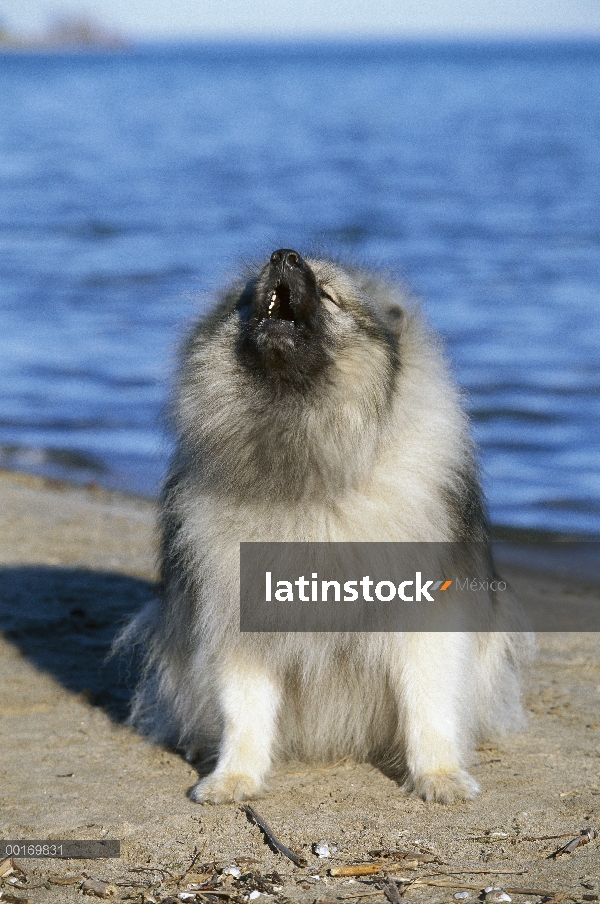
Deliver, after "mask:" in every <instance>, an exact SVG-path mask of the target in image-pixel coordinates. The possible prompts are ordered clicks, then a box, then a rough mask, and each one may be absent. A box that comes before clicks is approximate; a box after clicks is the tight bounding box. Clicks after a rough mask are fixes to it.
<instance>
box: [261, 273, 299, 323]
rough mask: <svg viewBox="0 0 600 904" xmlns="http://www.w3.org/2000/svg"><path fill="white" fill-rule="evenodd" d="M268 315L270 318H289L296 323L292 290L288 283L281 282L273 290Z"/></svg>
mask: <svg viewBox="0 0 600 904" xmlns="http://www.w3.org/2000/svg"><path fill="white" fill-rule="evenodd" d="M267 316H268V319H269V320H289V321H291V322H292V323H294V310H293V308H292V304H291V292H290V287H289V286H288V284H287V283H285V282H280V283H279V284H278V285H277V286H276V287H275V288H274V289H273V291H272V292H271V294H270V296H269V306H268V309H267Z"/></svg>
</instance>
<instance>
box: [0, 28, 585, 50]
mask: <svg viewBox="0 0 600 904" xmlns="http://www.w3.org/2000/svg"><path fill="white" fill-rule="evenodd" d="M323 48H328V49H331V50H333V51H334V52H336V51H337V52H340V53H342V54H345V53H350V54H351V53H352V52H353V51H354V50H356V51H361V52H364V51H365V50H368V49H372V50H373V51H380V52H385V51H390V52H398V51H400V52H403V53H407V54H411V53H415V52H416V53H419V54H421V53H426V52H428V51H429V52H433V53H435V54H440V53H441V54H444V53H448V54H450V55H454V54H456V53H464V52H471V53H475V54H484V55H494V54H501V55H504V54H506V53H510V54H517V55H518V54H520V53H527V54H529V53H531V52H535V51H540V52H543V53H546V52H547V51H548V50H554V51H562V52H564V53H569V52H572V51H574V50H575V51H580V52H581V51H583V52H589V51H590V50H591V51H594V52H596V53H598V52H600V34H599V35H523V36H511V35H473V36H469V37H440V36H388V35H381V36H367V37H358V36H320V37H319V36H317V37H302V38H299V39H293V38H290V37H285V36H277V37H261V36H252V37H248V36H239V35H238V36H236V35H220V36H218V35H210V36H197V37H170V38H166V37H161V38H150V37H137V38H133V37H131V36H121V35H116V36H113V37H111V36H110V35H109V36H106V37H104V36H99V37H97V38H90V39H88V40H83V41H77V40H61V39H60V38H52V37H46V36H39V37H25V36H21V35H16V34H9V33H7V32H4V33H2V32H1V31H0V55H2V54H4V53H7V54H15V53H17V54H32V55H35V54H59V55H62V54H70V53H74V54H80V53H84V54H85V53H92V54H93V53H107V54H110V53H145V52H149V51H156V52H162V53H168V52H175V53H176V52H178V51H184V52H185V51H190V50H194V49H198V50H206V51H211V50H214V51H218V52H226V51H244V50H249V51H253V50H257V49H265V50H272V51H277V50H278V49H280V50H281V51H283V52H285V53H290V52H291V53H298V54H304V53H307V52H309V53H310V52H311V51H312V50H315V51H319V50H322V49H323Z"/></svg>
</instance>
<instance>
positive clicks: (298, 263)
mask: <svg viewBox="0 0 600 904" xmlns="http://www.w3.org/2000/svg"><path fill="white" fill-rule="evenodd" d="M271 263H272V264H273V266H275V267H277V266H280V267H281V268H282V269H285V267H290V268H291V267H300V268H301V267H302V266H303V265H304V261H303V260H302V258H301V257H300V255H299V254H298V252H297V251H293V250H292V249H291V248H280V249H279V250H278V251H274V252H273V254H272V255H271Z"/></svg>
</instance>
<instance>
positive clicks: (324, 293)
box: [321, 289, 339, 307]
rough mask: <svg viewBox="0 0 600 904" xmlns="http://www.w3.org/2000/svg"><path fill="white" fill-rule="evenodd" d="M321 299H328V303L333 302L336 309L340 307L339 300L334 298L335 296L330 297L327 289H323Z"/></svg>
mask: <svg viewBox="0 0 600 904" xmlns="http://www.w3.org/2000/svg"><path fill="white" fill-rule="evenodd" d="M321 297H322V298H327V299H328V301H331V302H332V304H334V305H335V306H336V307H339V302H338V300H337V298H334V297H333V295H330V294H329V292H327V291H326V290H325V289H321Z"/></svg>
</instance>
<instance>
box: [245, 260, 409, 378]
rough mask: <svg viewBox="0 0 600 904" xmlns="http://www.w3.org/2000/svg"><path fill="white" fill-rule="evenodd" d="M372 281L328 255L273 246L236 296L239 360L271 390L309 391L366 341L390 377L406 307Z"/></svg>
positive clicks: (382, 372)
mask: <svg viewBox="0 0 600 904" xmlns="http://www.w3.org/2000/svg"><path fill="white" fill-rule="evenodd" d="M380 288H382V287H380ZM369 289H371V292H369ZM373 289H374V286H373V285H371V286H368V285H367V284H366V283H365V279H364V276H363V275H362V274H359V273H358V272H357V271H356V272H354V273H353V272H352V271H350V270H348V269H344V268H342V267H340V266H339V265H336V264H334V263H332V262H331V261H321V260H312V259H308V258H307V259H305V258H303V257H302V256H301V255H300V254H299V253H298V252H297V251H294V250H292V249H290V248H281V249H279V250H277V251H274V252H273V254H272V255H271V257H270V260H269V262H268V263H267V264H266V265H265V266H264V267H263V268H262V269H261V270H260V272H259V273H258V275H257V276H256V277H254V278H251V279H250V280H249V282H248V283H247V285H246V286H245V289H244V291H243V292H242V293H241V295H240V297H239V302H238V306H237V309H238V312H239V315H240V336H239V342H238V345H237V352H238V355H239V358H240V360H241V361H242V362H243V364H244V366H246V367H247V368H249V369H250V370H251V372H252V373H253V374H255V375H257V376H258V377H259V378H261V379H263V380H264V381H265V384H266V385H268V386H269V387H270V388H271V389H273V390H276V391H278V392H280V391H284V392H286V391H294V390H305V391H306V390H308V391H314V390H315V389H316V388H317V387H318V386H319V385H323V384H326V383H328V382H329V383H330V382H331V380H332V379H333V380H335V369H336V362H337V363H339V360H340V358H344V359H345V360H346V363H349V359H350V358H352V357H353V355H352V352H354V356H355V357H357V358H361V357H362V354H361V351H364V350H365V348H368V350H369V351H368V354H370V355H371V356H373V355H374V354H375V356H376V357H378V356H379V353H382V355H383V359H382V360H381V361H380V362H379V365H378V366H379V368H380V369H379V372H378V377H379V379H381V378H384V379H385V380H389V379H391V378H392V377H393V374H394V371H395V369H396V366H397V364H398V332H399V328H400V324H401V321H402V316H403V314H402V309H401V308H400V306H399V305H397V304H395V303H393V302H392V303H390V302H389V299H387V298H381V297H378V293H377V292H376V291H375V292H373V291H372V290H373ZM388 292H389V290H388ZM386 294H387V293H386ZM386 301H387V304H386ZM382 302H383V303H382ZM363 376H364V377H365V378H366V377H367V372H365V373H364V375H363Z"/></svg>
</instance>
